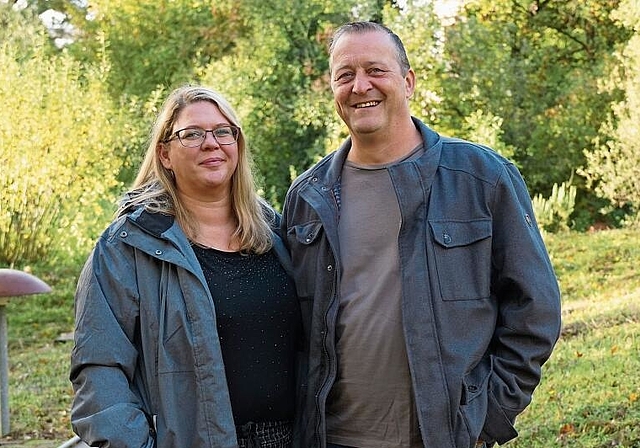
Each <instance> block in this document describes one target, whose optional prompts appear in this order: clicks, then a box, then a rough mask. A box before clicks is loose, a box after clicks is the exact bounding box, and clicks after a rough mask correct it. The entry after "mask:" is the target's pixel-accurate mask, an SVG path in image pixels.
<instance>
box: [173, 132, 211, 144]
mask: <svg viewBox="0 0 640 448" xmlns="http://www.w3.org/2000/svg"><path fill="white" fill-rule="evenodd" d="M176 135H177V136H178V138H179V139H180V143H182V144H183V145H184V146H186V147H188V148H192V147H196V146H200V145H201V144H202V142H203V141H204V137H205V135H206V131H205V130H204V129H200V128H189V129H182V130H180V131H178V132H177V133H176Z"/></svg>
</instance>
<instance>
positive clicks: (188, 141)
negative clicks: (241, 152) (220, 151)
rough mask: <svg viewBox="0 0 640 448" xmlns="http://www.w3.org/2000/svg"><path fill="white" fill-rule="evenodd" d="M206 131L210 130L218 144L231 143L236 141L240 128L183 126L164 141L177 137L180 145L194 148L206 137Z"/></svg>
mask: <svg viewBox="0 0 640 448" xmlns="http://www.w3.org/2000/svg"><path fill="white" fill-rule="evenodd" d="M207 132H211V135H213V138H214V139H215V141H217V142H218V144H219V145H232V144H234V143H235V142H237V141H238V137H239V136H240V128H239V127H237V126H220V127H217V128H215V129H202V128H197V127H196V128H185V129H180V130H179V131H176V132H174V133H173V135H172V136H171V137H170V138H168V139H167V140H165V143H168V142H170V141H171V140H174V139H175V138H176V137H177V138H178V140H179V141H180V143H181V144H182V146H186V147H187V148H196V147H198V146H200V145H202V143H204V140H205V139H206V138H207Z"/></svg>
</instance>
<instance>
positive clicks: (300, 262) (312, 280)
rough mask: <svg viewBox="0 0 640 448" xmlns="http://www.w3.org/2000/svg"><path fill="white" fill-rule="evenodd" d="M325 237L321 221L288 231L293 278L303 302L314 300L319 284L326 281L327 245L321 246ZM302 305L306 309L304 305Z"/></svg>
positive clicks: (290, 228) (311, 222) (291, 228)
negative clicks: (323, 280)
mask: <svg viewBox="0 0 640 448" xmlns="http://www.w3.org/2000/svg"><path fill="white" fill-rule="evenodd" d="M323 237H324V229H323V226H322V222H320V221H309V222H307V223H304V224H300V225H297V226H293V227H289V228H288V229H287V245H288V246H289V251H290V253H291V264H292V267H293V274H294V275H293V278H294V280H295V284H296V288H297V291H298V298H299V300H300V301H301V302H305V301H310V300H312V298H313V296H314V291H315V288H316V286H317V285H316V284H317V282H321V281H322V279H326V273H325V272H324V271H325V269H324V268H325V266H324V265H325V264H326V263H327V261H326V260H327V253H326V251H327V245H326V244H321V243H322V241H323ZM325 243H326V241H325ZM302 305H303V308H304V303H302Z"/></svg>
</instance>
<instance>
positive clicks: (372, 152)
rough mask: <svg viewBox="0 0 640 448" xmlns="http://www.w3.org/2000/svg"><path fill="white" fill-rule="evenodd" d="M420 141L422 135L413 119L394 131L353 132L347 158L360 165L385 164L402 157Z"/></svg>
mask: <svg viewBox="0 0 640 448" xmlns="http://www.w3.org/2000/svg"><path fill="white" fill-rule="evenodd" d="M420 143H422V136H421V134H420V131H419V130H418V129H417V128H416V127H415V125H414V124H413V121H411V122H410V126H405V127H404V128H403V129H402V130H397V131H396V132H393V133H389V132H386V133H383V132H379V133H375V134H366V135H354V134H352V135H351V150H350V151H349V155H348V156H347V160H349V161H350V162H353V163H356V164H358V165H383V164H387V163H391V162H393V161H395V160H400V159H402V158H403V157H405V156H406V155H407V154H409V153H410V152H411V151H412V150H413V149H415V147H416V146H418V145H419V144H420Z"/></svg>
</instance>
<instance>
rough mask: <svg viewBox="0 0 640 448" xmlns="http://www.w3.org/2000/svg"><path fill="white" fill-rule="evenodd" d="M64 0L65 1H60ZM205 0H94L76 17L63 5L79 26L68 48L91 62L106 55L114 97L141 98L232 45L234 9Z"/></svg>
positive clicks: (184, 77)
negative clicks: (144, 0) (140, 0)
mask: <svg viewBox="0 0 640 448" xmlns="http://www.w3.org/2000/svg"><path fill="white" fill-rule="evenodd" d="M65 3H69V2H65ZM217 3H221V2H207V1H204V0H159V1H154V2H138V1H132V0H95V1H92V2H91V3H89V6H88V7H87V8H86V10H82V12H83V13H84V14H85V15H84V16H80V14H78V12H77V11H78V8H77V7H70V6H68V5H67V7H66V8H65V11H66V12H67V13H68V14H70V17H72V19H71V20H73V23H72V24H73V25H74V26H77V27H78V32H77V37H76V41H75V42H74V43H73V44H72V45H70V51H72V52H73V54H74V55H75V56H76V57H77V58H79V59H81V60H88V61H91V62H99V61H100V60H103V59H104V60H107V61H108V63H109V65H110V66H111V70H110V73H109V77H108V83H109V87H110V91H111V93H112V95H113V96H114V98H118V97H120V96H122V95H124V94H126V95H129V96H132V95H133V96H137V97H140V98H145V97H146V96H148V95H150V94H151V92H153V91H154V90H155V89H156V88H158V87H172V86H175V85H177V84H183V83H185V82H187V81H191V80H193V79H194V78H195V71H196V70H197V68H198V67H201V66H203V65H205V64H207V63H208V62H210V61H213V60H215V59H217V58H219V57H221V56H223V55H225V54H228V53H230V52H231V51H232V50H233V47H234V45H235V44H234V43H235V40H236V39H238V38H239V37H240V36H241V35H242V33H243V27H244V25H243V21H242V20H241V18H239V17H237V16H236V15H235V8H233V7H232V8H228V9H227V8H222V7H219V6H217V5H216V4H217Z"/></svg>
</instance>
